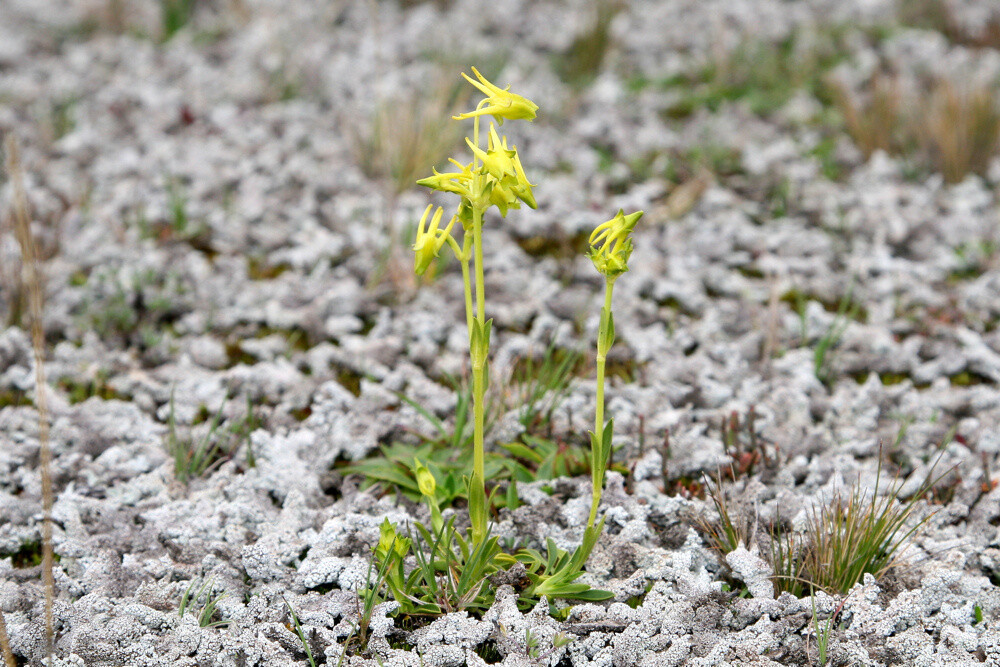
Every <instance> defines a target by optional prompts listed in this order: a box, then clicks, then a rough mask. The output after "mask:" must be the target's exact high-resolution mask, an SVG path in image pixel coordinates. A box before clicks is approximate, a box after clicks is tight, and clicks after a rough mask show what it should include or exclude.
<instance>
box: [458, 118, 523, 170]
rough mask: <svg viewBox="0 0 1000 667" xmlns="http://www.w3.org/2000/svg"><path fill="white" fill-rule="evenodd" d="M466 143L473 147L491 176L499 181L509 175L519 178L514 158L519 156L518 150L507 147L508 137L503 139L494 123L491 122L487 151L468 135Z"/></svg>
mask: <svg viewBox="0 0 1000 667" xmlns="http://www.w3.org/2000/svg"><path fill="white" fill-rule="evenodd" d="M465 143H467V144H468V145H469V148H471V149H472V154H473V155H475V156H476V157H477V158H479V159H480V160H482V162H483V169H485V170H486V172H487V173H488V174H489V175H490V176H492V177H493V178H495V179H497V180H498V181H503V180H504V179H505V178H508V177H509V178H517V174H516V173H515V171H514V158H515V157H516V156H517V151H514V150H510V149H508V148H507V137H504V138H503V139H502V140H501V139H500V136H499V135H498V134H497V128H496V126H495V125H493V123H490V136H489V141H488V142H487V148H486V150H485V151H484V150H483V149H482V148H480V147H479V146H476V145H475V144H474V143H472V140H471V139H469V138H468V137H466V138H465Z"/></svg>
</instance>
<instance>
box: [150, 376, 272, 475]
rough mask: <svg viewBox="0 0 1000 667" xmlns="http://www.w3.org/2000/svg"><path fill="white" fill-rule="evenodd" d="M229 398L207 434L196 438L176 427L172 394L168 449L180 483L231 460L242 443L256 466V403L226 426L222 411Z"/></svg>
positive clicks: (211, 420)
mask: <svg viewBox="0 0 1000 667" xmlns="http://www.w3.org/2000/svg"><path fill="white" fill-rule="evenodd" d="M226 400H228V399H225V400H223V402H222V404H221V405H220V406H219V409H218V411H217V412H216V413H215V414H214V415H211V416H210V418H209V420H208V424H207V430H206V431H205V433H204V434H202V435H201V436H200V437H195V436H194V435H193V434H191V433H184V434H182V433H181V432H180V431H179V429H178V428H177V419H176V416H175V413H174V397H173V394H172V393H171V396H170V409H169V413H168V415H167V441H166V448H167V453H168V454H169V455H170V458H172V459H173V461H174V476H175V477H176V478H177V481H179V482H180V483H181V484H184V485H185V486H186V485H187V484H188V483H189V482H190V481H191V480H192V479H195V478H197V477H202V476H204V475H207V474H208V473H209V472H211V471H212V470H214V469H215V468H217V467H218V466H220V465H221V464H222V463H224V462H225V461H228V460H229V459H230V458H231V457H232V456H233V454H234V453H235V452H236V451H237V449H239V447H240V445H241V444H246V447H247V465H248V467H254V466H256V459H255V457H254V454H253V449H252V447H251V443H250V433H251V432H253V430H254V429H256V428H257V427H258V426H259V421H258V418H257V416H256V415H255V414H254V412H253V409H252V407H253V406H252V405H251V404H250V402H249V401H248V402H247V412H246V413H245V414H244V415H243V416H242V417H240V418H238V419H234V420H231V421H230V423H228V424H227V425H226V426H225V427H223V425H222V422H223V418H222V413H223V410H224V408H225V405H226Z"/></svg>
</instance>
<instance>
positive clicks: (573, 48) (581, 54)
mask: <svg viewBox="0 0 1000 667" xmlns="http://www.w3.org/2000/svg"><path fill="white" fill-rule="evenodd" d="M621 9H622V3H621V2H620V1H618V0H599V1H598V2H595V3H594V4H593V14H594V16H593V22H592V23H591V24H590V26H589V27H588V28H587V30H586V31H585V32H583V34H581V35H579V36H578V37H577V38H576V39H574V40H573V43H572V44H570V46H569V48H568V49H566V51H564V52H563V53H560V54H558V55H557V56H556V57H555V58H554V60H553V66H554V69H555V71H556V74H558V75H559V78H560V79H562V80H563V81H564V82H566V83H567V84H569V85H570V86H572V87H574V88H578V89H579V88H586V87H587V86H588V85H590V84H591V83H593V81H594V79H596V78H597V75H598V74H599V73H600V71H601V65H602V64H603V63H604V58H605V56H606V55H607V53H608V50H609V49H610V48H611V32H610V25H611V20H612V19H613V18H614V16H615V14H617V13H618V12H619V11H620V10H621Z"/></svg>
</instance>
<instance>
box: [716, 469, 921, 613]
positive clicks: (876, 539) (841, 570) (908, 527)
mask: <svg viewBox="0 0 1000 667" xmlns="http://www.w3.org/2000/svg"><path fill="white" fill-rule="evenodd" d="M879 474H881V465H880V466H879ZM937 479H940V478H937ZM936 481H937V480H930V479H928V480H927V481H925V483H924V485H923V486H922V487H921V490H920V491H918V492H917V493H915V494H914V495H913V496H911V497H910V498H908V499H906V500H905V501H904V500H901V499H900V498H899V496H898V492H899V488H900V487H899V485H897V484H894V485H892V486H891V487H890V488H889V489H888V491H887V492H886V493H884V494H881V495H880V493H879V491H880V488H882V487H881V482H880V481H877V482H876V484H875V487H874V489H872V490H871V492H870V493H868V492H866V490H865V489H863V488H862V486H861V484H860V482H859V483H857V484H855V485H854V486H853V487H852V489H851V491H850V494H849V495H847V496H846V497H845V496H844V495H843V494H841V493H837V494H836V495H835V496H834V497H833V498H832V499H831V500H830V501H829V502H827V503H823V504H821V505H819V506H814V507H813V508H812V509H811V510H809V513H808V518H807V521H806V526H805V528H804V530H803V531H802V532H795V531H793V530H791V529H786V528H783V527H781V526H780V525H778V524H777V523H775V524H773V525H772V526H771V528H770V530H769V535H768V540H767V541H766V543H765V544H764V545H763V547H764V548H763V549H762V551H763V552H764V553H765V555H766V558H767V559H768V561H769V563H770V565H771V568H772V571H773V573H774V575H773V577H774V579H773V581H774V588H775V594H780V593H781V592H784V591H787V592H789V593H792V594H793V595H795V596H796V597H803V596H804V595H808V594H811V593H812V592H813V591H815V590H816V589H819V590H823V591H826V592H827V593H830V594H845V593H847V592H848V591H850V590H851V588H852V587H853V586H854V585H855V584H857V583H859V582H860V581H861V580H862V579H863V578H864V575H866V574H871V575H872V576H874V577H875V578H876V579H880V578H882V577H884V576H885V574H886V573H887V572H888V571H889V570H890V569H892V568H893V567H895V566H897V565H899V563H900V554H901V553H902V551H903V549H904V548H905V546H906V545H907V544H908V543H909V542H910V540H911V539H912V538H913V536H914V535H915V534H916V533H917V531H918V530H920V528H921V527H922V526H923V525H924V524H925V523H926V521H927V520H928V519H929V518H930V515H925V516H923V517H919V518H918V517H917V512H916V509H917V504H918V503H919V502H920V500H921V499H922V498H924V496H926V495H927V493H929V492H930V490H931V489H932V488H933V486H934V484H935V483H936ZM707 489H708V493H709V496H710V497H711V499H712V502H713V504H714V506H715V510H716V515H717V516H716V517H715V518H712V519H706V518H704V517H700V518H699V519H698V522H697V525H698V528H699V529H700V530H701V532H702V534H703V535H705V537H706V539H707V540H708V542H709V545H710V546H711V547H712V548H714V549H716V550H717V551H719V552H720V554H722V555H723V556H724V555H725V554H727V553H729V552H731V551H733V550H734V549H736V547H737V545H739V544H744V545H746V546H747V547H748V548H749V546H750V545H751V544H753V543H754V540H755V532H756V531H755V523H756V521H755V519H754V518H753V517H751V516H750V514H749V512H747V511H746V510H745V509H744V508H741V507H738V506H737V505H735V504H733V501H732V499H731V498H730V497H729V496H728V495H727V494H726V493H725V491H724V490H723V489H722V486H721V478H720V480H719V483H716V484H714V485H712V484H708V485H707ZM723 560H724V559H723Z"/></svg>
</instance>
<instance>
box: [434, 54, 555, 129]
mask: <svg viewBox="0 0 1000 667" xmlns="http://www.w3.org/2000/svg"><path fill="white" fill-rule="evenodd" d="M472 73H473V74H475V75H476V78H477V79H479V81H474V80H473V79H472V78H471V77H470V76H469V75H467V74H466V73H465V72H462V76H463V77H465V80H466V81H468V82H469V83H471V84H472V85H473V86H475V87H476V88H478V89H479V90H480V91H482V93H483V95H486V99H485V100H483V102H484V103H485V105H484V104H480V106H478V107H476V110H475V111H469V112H467V113H463V114H459V115H458V116H453V118H454V119H455V120H464V119H466V118H475V117H476V116H487V115H491V116H493V117H494V118H496V119H497V122H498V123H499V124H501V125H503V121H504V119H507V120H534V119H535V112H536V111H538V105H537V104H535V103H534V102H532V101H531V100H529V99H528V98H526V97H521V96H520V95H518V94H516V93H512V92H510V86H507V87H506V88H500V87H499V86H496V85H494V84H492V83H490V82H489V81H487V80H486V77H484V76H483V75H482V74H480V73H479V70H477V69H476V68H475V67H473V68H472Z"/></svg>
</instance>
